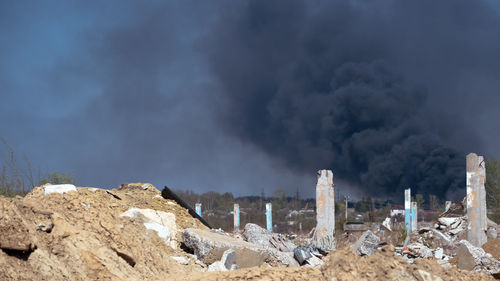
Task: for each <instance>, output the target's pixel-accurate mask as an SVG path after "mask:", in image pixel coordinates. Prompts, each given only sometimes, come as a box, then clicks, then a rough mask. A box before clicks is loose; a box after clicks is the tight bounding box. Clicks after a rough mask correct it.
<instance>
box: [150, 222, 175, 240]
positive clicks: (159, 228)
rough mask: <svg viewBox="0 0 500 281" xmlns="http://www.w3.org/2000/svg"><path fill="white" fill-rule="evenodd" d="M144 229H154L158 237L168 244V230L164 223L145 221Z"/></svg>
mask: <svg viewBox="0 0 500 281" xmlns="http://www.w3.org/2000/svg"><path fill="white" fill-rule="evenodd" d="M144 226H145V227H146V229H150V230H154V231H156V233H157V234H158V237H160V238H161V239H163V240H164V241H165V244H167V245H169V244H170V237H171V236H170V230H168V228H167V227H166V226H164V225H161V224H159V223H156V222H146V223H144Z"/></svg>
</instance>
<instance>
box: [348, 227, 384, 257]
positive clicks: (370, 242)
mask: <svg viewBox="0 0 500 281" xmlns="http://www.w3.org/2000/svg"><path fill="white" fill-rule="evenodd" d="M379 243H380V238H378V236H377V235H375V234H373V232H371V231H370V230H367V231H365V232H363V234H362V235H361V237H359V239H358V241H356V243H354V244H352V245H351V250H352V251H353V252H355V253H356V254H358V255H360V256H364V255H371V254H374V253H375V251H376V250H377V247H378V244H379Z"/></svg>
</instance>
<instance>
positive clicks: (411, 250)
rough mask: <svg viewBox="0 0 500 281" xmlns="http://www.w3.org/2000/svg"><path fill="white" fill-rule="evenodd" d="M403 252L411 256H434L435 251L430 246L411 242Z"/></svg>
mask: <svg viewBox="0 0 500 281" xmlns="http://www.w3.org/2000/svg"><path fill="white" fill-rule="evenodd" d="M402 254H403V255H407V256H409V257H410V258H416V257H419V258H430V257H433V256H434V253H433V251H432V250H431V249H429V247H427V246H425V245H423V244H420V243H411V244H409V245H408V246H406V247H404V248H403V249H402Z"/></svg>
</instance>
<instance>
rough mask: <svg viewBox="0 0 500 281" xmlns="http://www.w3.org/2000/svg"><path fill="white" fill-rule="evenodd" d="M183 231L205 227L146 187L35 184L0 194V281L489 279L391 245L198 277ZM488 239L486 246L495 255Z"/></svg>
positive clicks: (494, 245)
mask: <svg viewBox="0 0 500 281" xmlns="http://www.w3.org/2000/svg"><path fill="white" fill-rule="evenodd" d="M186 228H198V229H207V227H206V226H204V225H203V224H202V223H201V222H200V221H199V220H197V219H194V218H193V217H192V216H191V215H190V214H189V213H188V211H187V210H186V209H184V208H183V207H181V206H179V205H178V204H177V203H176V202H174V201H172V200H166V199H163V198H162V197H161V196H160V191H159V190H157V189H156V188H155V187H154V186H152V185H150V184H141V183H138V184H126V185H122V186H121V187H120V188H117V189H113V190H104V189H99V188H88V187H78V188H75V187H74V186H72V185H67V186H59V187H57V186H51V187H50V188H47V187H46V186H41V187H36V188H35V189H34V190H33V191H32V192H30V193H29V194H28V195H26V196H25V197H24V198H23V197H16V198H4V197H0V234H1V237H0V265H1V266H0V280H55V281H59V280H179V279H186V280H204V281H208V280H391V279H393V280H493V278H492V277H491V276H485V275H479V274H476V273H474V272H470V271H462V270H458V269H456V268H452V269H449V270H445V269H443V268H442V267H441V266H440V265H438V264H437V262H436V261H435V260H432V259H415V261H414V264H409V263H408V262H407V261H406V260H405V259H403V258H402V257H397V256H395V255H394V247H392V246H386V247H385V248H383V251H376V253H375V254H373V255H371V256H362V257H360V256H358V255H356V254H354V253H353V252H352V251H351V250H349V249H348V248H344V249H341V250H338V251H334V252H332V253H331V254H330V255H329V256H328V258H327V260H326V262H325V263H324V264H323V265H322V266H321V267H291V268H271V267H270V266H269V265H268V264H263V265H262V266H260V267H253V268H246V269H239V270H234V271H225V272H204V271H205V270H206V268H207V265H204V264H203V263H201V262H200V261H199V260H197V259H196V257H195V256H194V255H192V254H189V253H186V252H185V251H184V249H183V248H181V241H182V237H181V232H182V230H183V229H186ZM494 241H495V240H494ZM494 241H490V242H488V243H487V244H486V245H485V249H486V250H487V251H490V252H492V251H494V255H496V256H497V255H498V250H499V247H498V246H497V243H498V242H494ZM497 241H498V240H497ZM438 277H439V278H441V279H438Z"/></svg>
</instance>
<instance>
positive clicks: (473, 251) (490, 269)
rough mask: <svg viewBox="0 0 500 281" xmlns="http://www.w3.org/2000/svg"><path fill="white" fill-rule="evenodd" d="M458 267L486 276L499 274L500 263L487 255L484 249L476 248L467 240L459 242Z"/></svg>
mask: <svg viewBox="0 0 500 281" xmlns="http://www.w3.org/2000/svg"><path fill="white" fill-rule="evenodd" d="M456 257H457V267H458V268H460V269H466V270H473V271H476V272H481V273H486V274H491V275H493V274H495V275H496V274H499V273H500V262H499V261H498V260H497V259H496V258H493V256H491V255H490V254H488V253H486V252H485V251H484V250H483V249H482V248H479V247H475V246H474V245H472V244H471V243H470V242H469V241H467V240H461V241H460V242H459V247H458V253H457V256H456Z"/></svg>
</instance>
